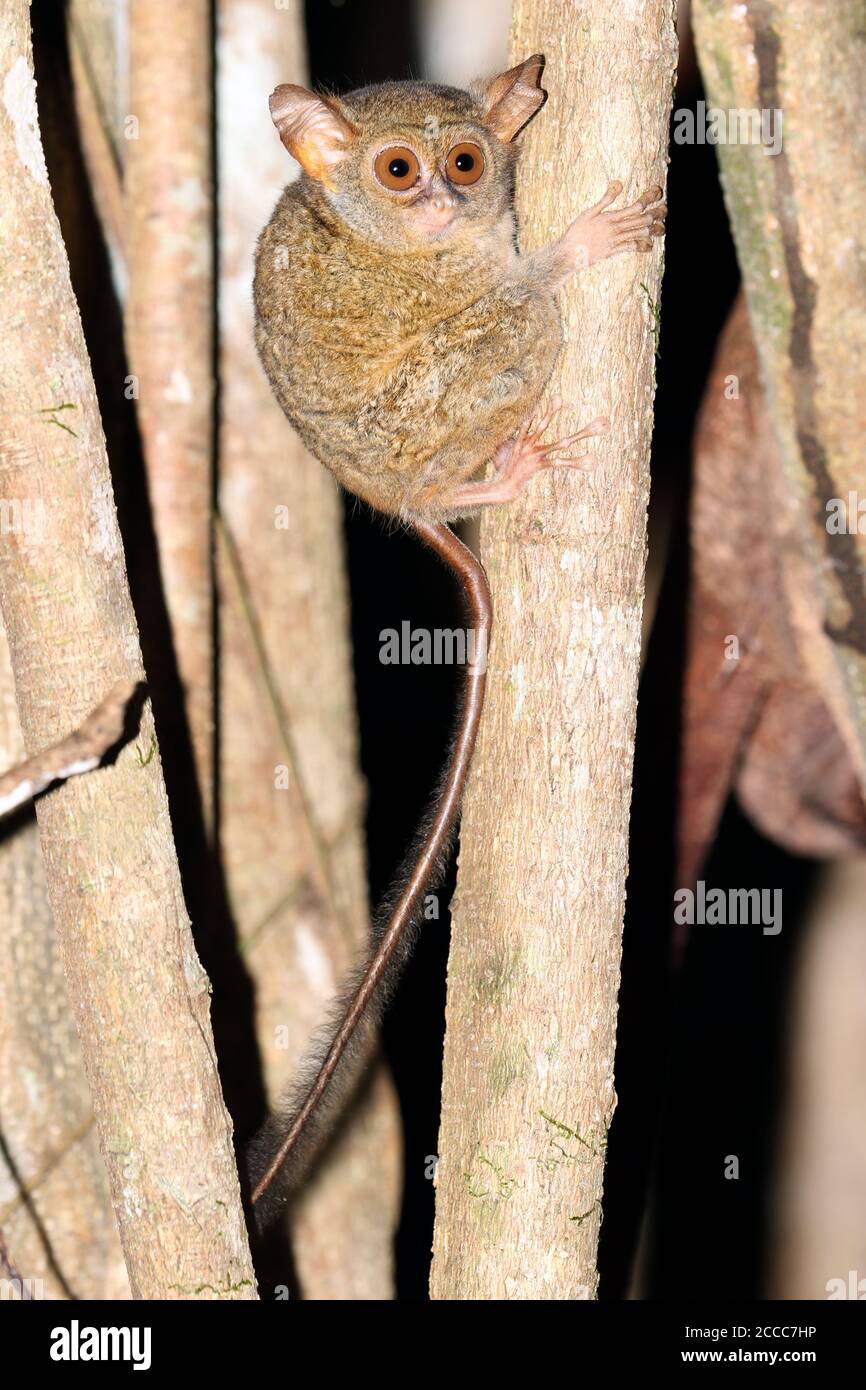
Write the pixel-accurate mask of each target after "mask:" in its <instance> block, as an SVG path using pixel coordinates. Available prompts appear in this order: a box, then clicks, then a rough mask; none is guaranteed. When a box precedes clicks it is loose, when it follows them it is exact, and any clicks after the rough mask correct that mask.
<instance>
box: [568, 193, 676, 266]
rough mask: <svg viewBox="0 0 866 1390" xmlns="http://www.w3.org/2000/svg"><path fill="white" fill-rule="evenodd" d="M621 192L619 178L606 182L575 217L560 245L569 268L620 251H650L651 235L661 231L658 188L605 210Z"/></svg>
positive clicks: (662, 221)
mask: <svg viewBox="0 0 866 1390" xmlns="http://www.w3.org/2000/svg"><path fill="white" fill-rule="evenodd" d="M621 192H622V184H621V183H620V182H619V181H617V182H615V183H611V184H608V188H607V192H606V193H605V195H604V197H603V198H600V199H599V201H598V202H597V203H596V204H595V205H594V206H593V207H591V208H588V209H587V211H586V212H582V213H581V215H580V217H577V218H575V220H574V221H573V222H572V224H571V226H570V227H569V229H568V231H567V232H566V233H565V236H564V237H563V238H562V241H561V243H560V245H561V246H562V249H563V250H564V251H565V252H566V255H567V256H568V258H569V261H570V263H571V265H572V267H573V269H575V270H581V269H583V268H585V267H586V266H589V265H595V262H596V261H603V260H604V259H605V258H606V257H607V256H618V255H619V254H620V253H621V252H623V251H651V250H652V238H653V237H658V236H661V235H662V233H663V232H664V229H665V218H666V217H667V212H668V210H667V208H666V207H665V205H664V203H662V202H661V201H660V199H661V196H662V191H661V189H660V188H648V189H647V191H646V193H642V194H641V196H640V197H639V198H638V200H637V202H636V203H632V204H631V206H630V207H627V208H617V209H616V210H614V211H609V209H610V205H611V203H612V202H614V201H615V200H616V199H617V198H618V197H619V195H620V193H621Z"/></svg>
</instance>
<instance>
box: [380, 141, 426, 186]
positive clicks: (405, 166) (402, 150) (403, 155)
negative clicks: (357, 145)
mask: <svg viewBox="0 0 866 1390" xmlns="http://www.w3.org/2000/svg"><path fill="white" fill-rule="evenodd" d="M373 168H374V170H375V172H376V178H377V179H378V180H379V182H380V183H381V184H383V185H384V186H385V188H394V189H396V190H397V192H401V191H402V190H403V189H405V188H411V187H412V185H413V183H415V182H416V180H417V178H418V173H419V171H420V168H421V166H420V164H419V162H418V156H417V154H415V153H414V152H413V151H412V150H410V149H409V148H408V147H407V146H406V145H386V147H385V149H384V150H380V151H379V153H378V154H377V155H376V158H375V159H374V161H373Z"/></svg>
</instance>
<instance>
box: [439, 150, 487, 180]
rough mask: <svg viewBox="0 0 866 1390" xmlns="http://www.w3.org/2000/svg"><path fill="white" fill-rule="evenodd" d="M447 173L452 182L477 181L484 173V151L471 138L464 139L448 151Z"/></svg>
mask: <svg viewBox="0 0 866 1390" xmlns="http://www.w3.org/2000/svg"><path fill="white" fill-rule="evenodd" d="M445 173H446V174H447V175H448V177H449V179H450V180H451V182H452V183H463V184H467V183H477V182H478V180H479V179H480V178H481V175H482V174H483V173H484V151H483V150H482V148H481V146H480V145H475V144H473V143H472V141H471V140H464V141H463V143H462V144H460V145H454V146H453V147H452V148H451V149H450V150H449V151H448V158H447V159H446V161H445Z"/></svg>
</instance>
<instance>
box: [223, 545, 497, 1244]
mask: <svg viewBox="0 0 866 1390" xmlns="http://www.w3.org/2000/svg"><path fill="white" fill-rule="evenodd" d="M412 524H413V526H414V528H415V530H416V531H417V533H418V535H419V536H420V537H421V538H422V540H424V541H426V543H427V544H428V545H429V546H431V547H432V548H433V549H434V550H435V551H436V552H437V554H439V555H440V556H441V557H442V559H443V560H444V561H445V562H446V564H448V565H449V566H450V567H451V569H453V571H454V573H455V574H456V575H457V577H458V578H459V580H460V582H461V585H462V587H463V592H464V595H465V598H466V604H467V607H468V610H469V621H470V625H471V628H472V630H473V631H474V635H475V648H474V661H473V662H472V663H471V664H467V668H466V685H465V688H464V692H463V704H462V708H461V711H460V718H459V724H458V728H457V733H456V736H455V739H454V744H453V748H452V752H451V758H450V761H449V763H448V766H447V768H446V771H445V775H444V777H443V779H442V782H441V785H440V788H439V792H438V794H437V796H436V798H435V801H434V804H433V808H432V812H431V815H430V818H429V820H428V822H427V823H426V824H425V826H424V827H422V832H421V843H420V847H419V849H418V850H417V852H415V853H413V854H412V855H411V856H410V859H409V862H408V864H407V865H406V868H405V870H404V872H403V873H402V874H401V875H400V876H399V878H398V880H397V886H396V888H395V889H394V891H393V892H392V894H391V896H390V898H389V900H388V901H387V902H386V903H385V904H384V905H383V907H382V909H380V912H379V914H378V918H377V924H374V927H373V933H372V941H371V944H370V949H369V952H368V954H367V956H366V958H365V960H364V961H363V962H362V963H361V964H360V965H359V966H358V967H357V968H356V969H355V971H354V972H353V974H352V976H351V978H350V980H349V981H348V983H347V985H346V987H345V988H344V989H343V991H342V992H341V994H340V995H339V996H338V997H337V998H336V999H335V1001H334V1003H333V1005H332V1008H331V1021H330V1026H326V1028H325V1029H323V1030H322V1033H321V1035H320V1038H319V1040H318V1042H316V1043H314V1044H313V1046H312V1047H311V1049H310V1051H309V1052H308V1053H307V1056H306V1057H305V1059H304V1061H303V1062H302V1063H301V1066H300V1068H299V1070H298V1074H297V1076H296V1078H295V1081H294V1083H293V1085H292V1087H291V1088H290V1090H289V1092H288V1093H287V1095H286V1096H285V1097H284V1098H283V1101H282V1103H281V1105H280V1106H279V1108H278V1110H277V1111H276V1113H275V1114H273V1115H271V1116H270V1117H269V1118H268V1120H267V1121H266V1122H265V1124H264V1125H263V1126H262V1128H261V1129H260V1131H259V1133H258V1134H257V1135H256V1137H255V1138H254V1139H253V1141H252V1143H251V1144H250V1146H249V1149H248V1151H247V1163H248V1173H249V1178H250V1182H251V1185H252V1201H253V1207H254V1212H255V1216H256V1222H257V1225H258V1226H259V1228H260V1229H264V1228H265V1227H266V1226H268V1225H270V1223H271V1221H273V1220H274V1218H275V1217H276V1216H277V1215H278V1214H279V1212H280V1210H281V1208H282V1207H283V1205H284V1204H285V1202H286V1200H287V1199H288V1198H289V1197H290V1196H291V1195H292V1194H293V1193H294V1191H295V1190H296V1189H297V1187H298V1186H299V1184H300V1182H301V1181H302V1179H303V1178H304V1177H305V1175H306V1173H307V1171H308V1169H309V1167H310V1165H311V1164H312V1161H313V1159H314V1158H315V1156H316V1153H317V1151H318V1149H319V1148H320V1146H321V1144H322V1143H323V1141H324V1139H325V1138H326V1136H327V1135H328V1133H329V1132H330V1131H331V1129H332V1127H333V1123H334V1121H335V1120H336V1118H337V1114H338V1112H339V1110H340V1109H341V1107H342V1105H343V1103H344V1101H345V1100H346V1097H347V1093H348V1092H350V1091H351V1089H352V1088H353V1086H354V1083H355V1081H356V1079H357V1072H358V1064H359V1062H361V1061H362V1060H363V1058H364V1055H365V1053H366V1051H367V1049H368V1047H369V1044H370V1041H371V1037H372V1034H373V1033H374V1031H375V1029H376V1027H377V1025H378V1022H379V1020H380V1018H381V1016H382V1013H383V1012H384V1010H385V1007H386V1005H387V1003H388V1000H389V998H390V996H391V994H392V993H393V990H394V988H395V986H396V983H397V980H398V979H399V976H400V972H401V971H402V969H403V966H404V965H405V963H406V961H407V960H408V958H409V956H410V954H411V952H412V947H413V945H414V942H415V939H416V936H417V932H418V928H419V925H420V921H421V913H422V908H423V897H424V892H425V889H429V888H430V887H431V886H432V885H433V884H434V883H435V882H436V879H437V875H439V874H441V873H442V872H443V870H444V867H445V864H446V862H447V858H448V851H449V848H450V845H451V841H452V838H453V834H454V828H455V825H456V821H457V813H458V811H459V809H460V801H461V798H462V796H463V789H464V787H465V785H466V775H467V773H468V771H469V763H470V760H471V758H472V750H473V749H474V747H475V739H476V735H477V733H478V725H479V722H480V719H481V708H482V705H483V703H484V685H485V680H486V657H487V650H488V645H489V638H490V630H491V626H492V622H493V605H492V602H491V598H490V589H489V587H488V584H487V576H486V574H485V573H484V569H483V566H482V565H481V563H480V561H478V560H477V559H476V558H475V556H474V555H473V554H472V552H471V551H470V550H468V549H467V548H466V546H465V545H464V544H463V543H462V541H460V540H458V538H457V537H456V536H455V535H454V532H453V531H451V530H450V529H449V527H447V526H444V525H441V524H439V523H433V522H425V521H415V522H413V523H412Z"/></svg>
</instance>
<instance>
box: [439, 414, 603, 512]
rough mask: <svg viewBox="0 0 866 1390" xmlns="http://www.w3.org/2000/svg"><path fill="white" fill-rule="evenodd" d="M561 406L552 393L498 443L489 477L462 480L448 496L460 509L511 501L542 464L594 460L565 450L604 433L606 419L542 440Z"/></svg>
mask: <svg viewBox="0 0 866 1390" xmlns="http://www.w3.org/2000/svg"><path fill="white" fill-rule="evenodd" d="M561 409H562V400H561V398H560V397H559V396H552V397H551V399H550V403H549V404H548V406H547V407H546V408H545V409H543V410H542V411H541V413H540V414H539V415H537V416H535V417H533V418H532V419H531V420H529V421H528V422H527V423H526V424H525V425H524V426H523V427H522V428H521V429H520V430H519V431H518V433H517V434H516V435H515V437H514V439H508V440H506V442H505V443H504V444H500V446H499V448H498V449H497V450H496V453H495V455H494V457H493V464H494V467H495V469H496V472H495V473H494V475H493V477H492V478H488V479H485V481H483V482H480V483H463V484H462V486H460V487H457V488H455V489H454V492H453V494H452V500H453V502H454V504H455V507H456V508H457V509H460V508H467V507H477V506H482V505H487V504H490V503H497V502H511V501H512V500H513V499H514V498H515V497H516V496H517V495H518V493H519V492H522V491H523V489H524V488H525V486H526V484H527V483H528V482H529V480H530V478H533V477H534V476H535V474H536V473H541V472H543V470H544V469H546V468H590V467H591V466H592V464H593V463H594V462H595V460H594V458H593V456H592V454H583V453H581V454H573V453H570V452H569V450H572V449H574V448H575V446H576V445H578V444H580V443H581V442H582V441H583V440H585V439H591V438H593V437H594V436H595V435H599V434H605V433H606V432H607V430H608V428H609V425H608V421H607V420H605V419H603V418H601V417H600V416H599V417H598V418H596V419H595V420H591V421H590V423H589V424H588V425H585V426H584V428H583V429H582V430H578V431H577V433H576V434H569V435H567V436H566V437H565V438H564V439H557V440H555V441H554V442H553V443H550V444H545V443H544V442H543V440H542V438H541V436H542V435H543V434H544V432H545V430H546V429H547V427H548V426H549V425H550V423H551V421H552V420H553V418H554V416H555V415H557V413H558V412H559V411H560V410H561Z"/></svg>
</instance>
